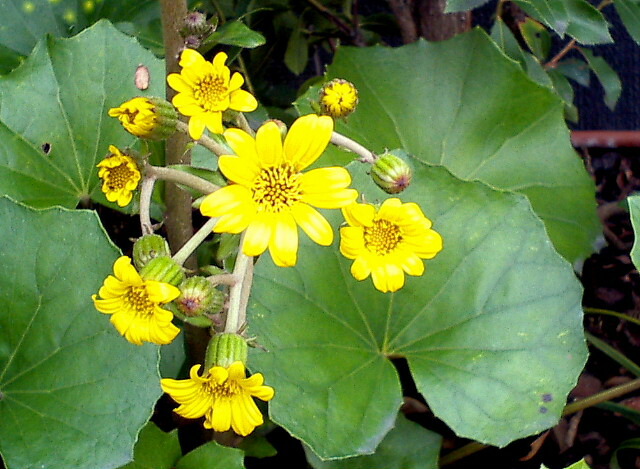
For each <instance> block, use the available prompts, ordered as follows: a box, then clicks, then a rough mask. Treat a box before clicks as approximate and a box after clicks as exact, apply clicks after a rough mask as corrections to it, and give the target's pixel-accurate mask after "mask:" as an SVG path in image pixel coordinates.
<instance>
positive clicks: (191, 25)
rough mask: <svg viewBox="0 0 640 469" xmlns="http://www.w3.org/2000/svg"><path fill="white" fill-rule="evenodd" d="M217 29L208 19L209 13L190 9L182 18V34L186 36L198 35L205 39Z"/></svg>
mask: <svg viewBox="0 0 640 469" xmlns="http://www.w3.org/2000/svg"><path fill="white" fill-rule="evenodd" d="M213 31H215V27H214V26H213V25H212V24H210V23H209V22H208V21H207V15H205V14H204V13H201V12H199V11H190V12H189V13H187V16H185V17H184V19H183V20H182V28H180V34H181V35H182V37H184V38H188V37H190V36H191V37H197V38H199V39H204V38H205V37H207V36H208V35H209V34H211V33H212V32H213Z"/></svg>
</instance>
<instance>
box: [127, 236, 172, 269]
mask: <svg viewBox="0 0 640 469" xmlns="http://www.w3.org/2000/svg"><path fill="white" fill-rule="evenodd" d="M160 256H165V257H171V251H170V250H169V244H168V243H167V240H166V239H164V238H163V237H162V236H160V235H157V234H149V235H144V236H143V237H142V238H140V239H138V240H137V241H136V242H135V243H134V244H133V262H134V263H135V265H136V267H137V268H138V270H140V269H142V268H143V267H144V266H145V265H147V264H148V263H149V261H150V260H151V259H155V258H156V257H160Z"/></svg>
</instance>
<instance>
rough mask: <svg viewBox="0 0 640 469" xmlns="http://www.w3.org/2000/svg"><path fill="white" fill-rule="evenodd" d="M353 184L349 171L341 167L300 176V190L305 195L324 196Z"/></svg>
mask: <svg viewBox="0 0 640 469" xmlns="http://www.w3.org/2000/svg"><path fill="white" fill-rule="evenodd" d="M349 184H351V175H350V174H349V171H347V170H346V169H344V168H341V167H337V166H335V167H330V168H317V169H312V170H311V171H307V172H306V173H304V174H302V176H300V189H301V190H302V192H304V193H305V194H316V193H318V194H323V193H326V192H330V191H334V190H337V189H346V188H347V187H349Z"/></svg>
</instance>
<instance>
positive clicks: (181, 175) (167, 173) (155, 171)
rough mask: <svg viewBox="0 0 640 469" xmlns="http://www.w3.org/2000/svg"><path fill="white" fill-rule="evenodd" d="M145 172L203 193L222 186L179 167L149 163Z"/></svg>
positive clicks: (208, 192)
mask: <svg viewBox="0 0 640 469" xmlns="http://www.w3.org/2000/svg"><path fill="white" fill-rule="evenodd" d="M145 174H146V175H148V176H150V177H154V178H156V179H162V180H164V181H169V182H173V183H176V184H182V185H184V186H188V187H191V188H192V189H195V190H197V191H198V192H201V193H203V194H211V193H212V192H215V191H217V190H218V189H220V187H218V186H216V185H215V184H213V183H211V182H209V181H207V180H206V179H202V178H201V177H198V176H195V175H193V174H189V173H186V172H184V171H180V170H178V169H173V168H163V167H161V166H151V165H147V166H146V167H145ZM189 209H191V207H189Z"/></svg>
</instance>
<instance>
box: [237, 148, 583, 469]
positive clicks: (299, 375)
mask: <svg viewBox="0 0 640 469" xmlns="http://www.w3.org/2000/svg"><path fill="white" fill-rule="evenodd" d="M413 163H414V165H415V174H414V181H413V183H412V185H411V186H410V187H409V188H408V189H407V190H406V191H405V192H403V193H402V198H403V200H405V201H415V202H417V203H419V204H420V205H421V207H422V208H423V210H424V211H425V213H426V214H427V216H428V217H429V218H431V219H432V220H433V222H434V228H435V229H436V230H437V231H438V232H440V233H441V234H442V236H443V238H444V250H443V251H442V252H441V253H440V254H438V256H437V257H436V258H435V259H433V260H430V261H427V262H426V264H427V267H426V274H425V275H424V276H423V277H419V278H415V277H411V278H408V279H407V283H406V285H405V287H404V288H403V289H402V290H400V291H399V292H397V293H395V294H382V293H380V292H377V291H376V290H375V289H374V288H373V285H372V283H371V281H370V279H367V280H365V281H363V282H357V281H356V280H354V279H353V278H352V277H351V275H350V264H351V261H348V260H347V259H345V258H343V257H342V256H341V255H340V253H339V251H338V248H337V245H338V242H337V240H336V241H334V244H333V246H332V247H330V248H323V247H320V246H317V245H313V244H312V243H311V242H310V241H308V240H307V239H306V237H303V239H302V240H301V246H300V255H299V262H298V265H297V266H296V267H295V268H288V269H282V268H277V267H275V266H274V265H273V263H272V262H271V261H270V260H269V259H268V258H267V259H264V258H263V259H261V260H260V261H259V262H258V264H257V266H256V279H255V283H254V289H253V292H252V296H251V299H250V321H249V322H250V324H251V334H252V335H256V336H257V338H258V342H259V344H260V345H261V346H263V347H264V348H265V349H266V350H267V351H268V353H265V352H260V351H258V350H256V351H254V353H253V355H252V357H251V361H250V363H251V366H252V367H255V369H256V370H259V371H261V372H263V373H264V375H265V378H266V381H267V383H268V384H270V385H272V386H273V387H274V388H275V389H276V396H275V398H274V399H273V400H272V401H271V403H270V415H271V418H272V419H273V420H274V421H275V422H277V423H279V424H280V425H282V426H283V427H285V428H286V429H287V430H289V431H290V432H291V433H292V434H293V435H295V436H297V437H299V438H301V439H302V440H303V441H304V442H306V443H307V444H308V445H309V446H310V447H311V448H312V449H313V451H314V452H315V453H316V454H318V455H319V456H320V457H321V458H324V459H326V458H337V457H349V456H353V455H358V454H368V453H372V452H373V451H374V450H375V448H376V446H377V445H378V443H380V441H381V440H382V439H383V437H384V435H385V434H386V433H387V432H388V431H389V430H390V428H391V427H392V426H393V422H394V420H395V417H396V412H397V410H398V407H399V405H400V403H401V391H400V383H399V382H398V377H397V376H396V372H395V370H394V367H393V365H392V364H391V362H390V361H389V360H388V357H404V358H406V359H407V361H408V364H409V367H410V370H411V373H412V376H413V379H414V381H415V383H416V385H417V388H418V390H419V391H420V392H421V393H422V394H423V395H424V397H425V398H426V400H427V403H428V404H429V406H430V407H431V409H432V410H433V412H434V413H435V415H436V416H438V417H439V418H441V419H442V420H444V421H445V422H446V423H447V424H448V425H449V426H450V427H451V428H452V429H453V430H454V431H455V432H456V433H457V434H459V435H460V436H464V437H469V438H473V439H475V440H478V441H481V442H485V443H490V444H494V445H498V446H503V445H505V444H507V443H509V442H510V441H512V440H515V439H517V438H521V437H524V436H527V435H531V434H534V433H536V432H539V431H541V430H543V429H545V428H548V427H550V426H552V425H554V424H555V422H557V420H558V418H559V416H560V414H561V411H562V409H563V406H564V402H565V398H566V395H567V393H568V392H569V391H570V390H571V388H572V387H573V386H574V384H575V381H576V379H577V377H578V375H579V373H580V370H581V369H582V366H583V364H584V362H585V360H586V348H585V344H584V337H583V332H582V311H581V306H580V302H581V293H582V289H581V286H580V284H579V283H578V281H577V280H576V278H575V276H574V273H573V270H572V268H571V266H570V265H569V264H568V263H567V262H566V261H565V260H564V259H563V258H562V257H561V256H559V255H558V254H557V252H556V251H555V250H554V249H553V246H552V244H551V242H550V241H549V239H548V237H547V235H546V232H545V228H544V225H543V224H542V223H541V222H540V220H539V219H538V218H537V217H536V216H535V214H534V213H533V211H532V210H531V207H530V205H529V203H528V201H527V199H526V198H525V197H523V196H520V195H517V194H510V193H506V192H501V191H495V190H492V189H490V188H488V187H487V186H485V185H483V184H481V183H478V182H465V181H460V180H458V179H456V178H455V177H453V176H451V175H450V174H449V173H448V172H447V171H446V170H445V169H444V168H441V167H431V166H428V165H426V164H425V163H421V162H419V161H417V160H416V161H414V162H413ZM354 164H355V163H354ZM350 169H351V170H352V174H353V173H356V174H355V181H354V187H358V188H359V189H362V190H363V193H364V197H365V198H366V200H369V201H374V202H375V201H379V200H382V199H383V197H382V196H383V194H381V192H380V191H379V190H377V188H375V187H374V186H373V184H372V183H371V182H370V181H369V180H368V175H367V168H366V167H364V165H362V167H353V164H352V166H351V167H350ZM328 217H329V218H330V221H331V222H332V225H333V226H334V227H337V225H339V223H340V222H341V216H340V215H339V212H338V211H333V212H332V213H331V214H329V215H328Z"/></svg>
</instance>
